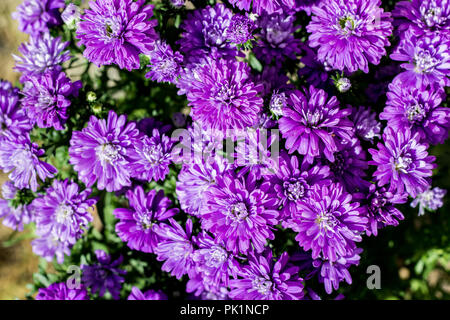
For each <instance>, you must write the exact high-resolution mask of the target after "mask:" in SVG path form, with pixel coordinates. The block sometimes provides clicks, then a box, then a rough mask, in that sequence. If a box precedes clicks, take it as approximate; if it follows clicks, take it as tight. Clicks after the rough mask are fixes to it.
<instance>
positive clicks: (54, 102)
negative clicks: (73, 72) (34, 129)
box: [22, 70, 82, 130]
mask: <svg viewBox="0 0 450 320" xmlns="http://www.w3.org/2000/svg"><path fill="white" fill-rule="evenodd" d="M81 87H82V83H81V81H76V82H71V81H70V79H69V78H68V77H67V76H66V74H65V73H64V72H62V71H59V70H52V71H48V72H46V73H43V74H40V75H36V76H30V77H28V78H27V80H26V81H25V84H24V88H23V90H22V94H23V95H24V97H23V99H22V104H23V106H24V108H25V110H26V111H27V115H28V117H29V118H30V119H31V120H32V121H35V122H36V123H37V125H38V127H39V128H50V127H54V128H55V129H56V130H63V129H64V124H65V123H66V121H67V119H68V117H69V115H68V114H67V108H68V107H69V106H70V105H71V101H70V98H71V97H77V96H78V90H79V89H80V88H81Z"/></svg>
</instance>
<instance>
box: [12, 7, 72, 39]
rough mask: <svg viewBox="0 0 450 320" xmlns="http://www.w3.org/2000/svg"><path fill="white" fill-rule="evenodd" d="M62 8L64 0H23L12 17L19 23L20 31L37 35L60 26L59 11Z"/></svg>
mask: <svg viewBox="0 0 450 320" xmlns="http://www.w3.org/2000/svg"><path fill="white" fill-rule="evenodd" d="M64 6H65V2H64V0H25V1H24V2H23V3H22V4H20V5H19V6H18V7H17V11H16V12H13V14H12V17H13V18H14V19H16V20H17V21H19V30H20V31H22V32H24V33H28V34H30V35H37V34H39V33H40V32H48V31H49V28H50V27H53V26H56V25H59V24H61V17H60V13H59V9H61V8H64Z"/></svg>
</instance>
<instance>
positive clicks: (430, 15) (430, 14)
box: [420, 1, 446, 28]
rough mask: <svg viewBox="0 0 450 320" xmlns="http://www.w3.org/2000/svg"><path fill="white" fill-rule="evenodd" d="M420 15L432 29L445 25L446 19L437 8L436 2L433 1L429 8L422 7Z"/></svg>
mask: <svg viewBox="0 0 450 320" xmlns="http://www.w3.org/2000/svg"><path fill="white" fill-rule="evenodd" d="M420 13H421V15H422V20H423V22H424V23H425V24H426V25H427V26H428V27H429V28H432V27H434V26H435V25H440V24H443V22H444V21H445V20H446V17H445V16H442V9H441V8H440V7H439V6H437V4H436V1H433V2H432V3H431V5H430V7H429V8H427V7H426V6H421V7H420Z"/></svg>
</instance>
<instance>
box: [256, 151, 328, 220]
mask: <svg viewBox="0 0 450 320" xmlns="http://www.w3.org/2000/svg"><path fill="white" fill-rule="evenodd" d="M329 176H330V170H329V168H328V167H326V166H319V165H315V166H311V165H309V164H307V163H303V164H301V163H300V162H299V160H298V158H297V156H295V155H293V156H289V155H288V154H286V153H284V152H283V153H281V155H280V159H279V167H278V170H277V171H276V172H275V174H274V175H271V176H268V177H265V178H266V179H267V180H269V181H270V184H271V187H272V188H273V189H274V192H275V193H276V194H277V196H278V200H279V205H280V206H282V208H281V211H280V216H281V218H283V219H287V218H290V217H291V215H292V214H293V213H294V212H295V211H297V210H298V207H297V203H299V202H301V201H307V199H308V197H309V192H310V191H311V189H312V188H313V186H314V185H316V184H317V185H329V184H331V179H330V178H329Z"/></svg>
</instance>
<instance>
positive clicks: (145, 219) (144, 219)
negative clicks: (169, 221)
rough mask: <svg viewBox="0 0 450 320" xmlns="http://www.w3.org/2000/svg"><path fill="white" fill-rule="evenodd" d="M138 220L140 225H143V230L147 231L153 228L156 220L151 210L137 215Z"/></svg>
mask: <svg viewBox="0 0 450 320" xmlns="http://www.w3.org/2000/svg"><path fill="white" fill-rule="evenodd" d="M137 220H138V226H139V227H141V230H144V231H147V230H149V229H151V228H152V226H153V224H154V223H155V221H152V213H151V212H148V211H146V212H144V213H141V214H139V216H138V217H137Z"/></svg>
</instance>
